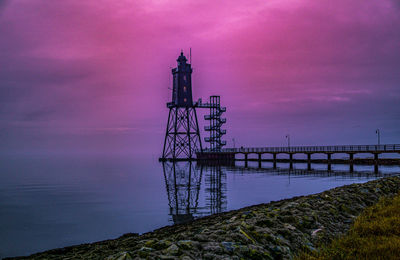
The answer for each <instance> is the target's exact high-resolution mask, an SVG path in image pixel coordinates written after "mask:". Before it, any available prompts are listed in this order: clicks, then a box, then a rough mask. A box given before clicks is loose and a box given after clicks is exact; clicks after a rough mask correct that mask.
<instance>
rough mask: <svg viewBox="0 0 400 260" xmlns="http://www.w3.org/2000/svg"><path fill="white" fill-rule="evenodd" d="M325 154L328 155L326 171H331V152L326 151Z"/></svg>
mask: <svg viewBox="0 0 400 260" xmlns="http://www.w3.org/2000/svg"><path fill="white" fill-rule="evenodd" d="M326 155H327V157H328V171H331V170H332V165H331V157H332V154H330V153H327V154H326Z"/></svg>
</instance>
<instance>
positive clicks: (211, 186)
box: [163, 161, 226, 224]
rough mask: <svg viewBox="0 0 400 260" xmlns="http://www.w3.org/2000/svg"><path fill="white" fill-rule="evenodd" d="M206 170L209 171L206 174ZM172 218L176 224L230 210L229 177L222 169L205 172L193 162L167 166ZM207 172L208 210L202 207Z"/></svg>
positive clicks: (168, 163) (164, 167) (166, 181)
mask: <svg viewBox="0 0 400 260" xmlns="http://www.w3.org/2000/svg"><path fill="white" fill-rule="evenodd" d="M203 169H205V170H204V171H203ZM163 170H164V178H165V186H166V189H167V195H168V202H169V209H170V213H169V214H170V215H171V216H172V221H173V222H174V224H178V223H185V222H188V221H191V220H193V219H194V218H196V217H200V216H204V215H210V214H214V213H219V212H222V211H224V210H225V209H226V197H225V195H224V194H225V182H226V175H225V174H224V173H222V171H221V167H220V166H212V167H207V168H203V166H196V165H195V164H194V163H193V162H191V161H175V162H163ZM203 172H205V175H206V177H205V182H206V183H205V185H206V189H205V192H206V194H205V196H206V203H205V206H204V207H202V206H199V195H200V187H201V181H202V175H203Z"/></svg>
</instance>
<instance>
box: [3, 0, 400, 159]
mask: <svg viewBox="0 0 400 260" xmlns="http://www.w3.org/2000/svg"><path fill="white" fill-rule="evenodd" d="M399 28H400V4H399V2H398V1H396V0H380V1H375V0H338V1H334V2H329V3H326V2H324V3H323V2H321V1H295V0H293V1H289V0H287V1H283V0H280V1H250V0H246V1H245V0H239V1H233V0H226V1H225V0H224V1H191V0H189V1H168V0H158V1H156V0H154V1H149V0H141V1H130V0H120V1H111V0H98V1H78V0H64V1H39V0H30V1H23V0H20V1H19V0H13V1H3V2H0V33H1V35H2V40H1V41H0V55H1V61H0V66H1V67H0V144H2V149H3V148H5V149H11V150H21V149H22V150H29V149H32V150H35V149H36V148H38V149H44V148H46V149H47V148H49V149H59V150H60V149H61V150H62V149H64V148H71V147H73V148H78V149H89V150H91V149H92V150H96V149H108V148H109V149H113V150H132V147H140V149H145V150H146V151H149V152H150V153H153V154H157V155H158V154H159V153H160V152H161V145H162V141H163V135H164V131H165V125H166V120H167V113H168V111H167V108H166V106H165V103H166V102H168V101H169V99H170V98H171V93H170V91H171V90H170V89H168V87H171V77H170V68H171V67H174V66H175V65H176V58H177V56H178V55H179V53H180V50H181V49H183V50H184V52H185V53H186V54H187V53H188V52H189V48H190V47H191V48H192V52H193V67H194V74H193V92H194V98H195V99H197V98H200V97H201V98H203V99H206V98H207V97H208V96H209V95H211V94H219V95H221V98H222V102H223V104H224V105H225V106H227V110H228V111H227V113H226V117H227V120H228V121H227V124H226V128H227V130H228V134H227V136H226V138H225V140H227V141H228V145H231V143H232V142H231V140H232V138H235V139H236V144H237V145H243V146H265V145H284V144H285V138H284V136H285V135H286V134H290V135H291V137H292V143H293V145H307V144H310V145H314V144H321V145H326V144H372V143H375V142H376V136H375V129H377V128H379V129H381V133H382V142H384V143H399V142H400V140H399V139H400V129H399V126H400V105H399V104H400V103H399V101H400V73H399V68H400V30H399ZM200 123H201V124H203V123H204V122H203V121H201V122H200Z"/></svg>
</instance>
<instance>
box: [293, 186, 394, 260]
mask: <svg viewBox="0 0 400 260" xmlns="http://www.w3.org/2000/svg"><path fill="white" fill-rule="evenodd" d="M297 259H298V260H302V259H400V193H399V194H398V195H397V196H396V197H394V198H383V199H381V200H380V201H379V202H378V203H377V204H376V205H374V206H372V207H369V208H367V209H366V210H365V211H364V212H363V213H362V214H361V215H360V216H359V217H358V218H357V219H356V220H355V222H354V225H353V226H352V227H351V228H350V230H349V232H348V234H346V235H344V236H342V237H340V238H337V239H335V240H333V241H332V243H331V244H330V245H329V246H324V247H322V248H321V249H320V251H319V252H315V251H314V252H310V253H303V254H302V255H301V256H299V257H298V258H297Z"/></svg>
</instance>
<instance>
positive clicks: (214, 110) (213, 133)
mask: <svg viewBox="0 0 400 260" xmlns="http://www.w3.org/2000/svg"><path fill="white" fill-rule="evenodd" d="M207 106H208V107H209V108H210V114H209V115H205V116H204V119H205V120H209V121H210V125H209V126H205V127H204V130H206V131H208V132H210V137H205V138H204V140H205V141H206V142H209V143H210V150H211V151H216V152H218V151H220V150H221V148H222V147H223V146H224V145H226V141H222V140H221V137H222V136H223V135H224V134H226V130H222V129H221V126H222V125H223V124H224V123H226V118H221V115H222V114H223V113H224V112H225V111H226V107H221V102H220V96H211V97H210V103H209V104H207Z"/></svg>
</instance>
